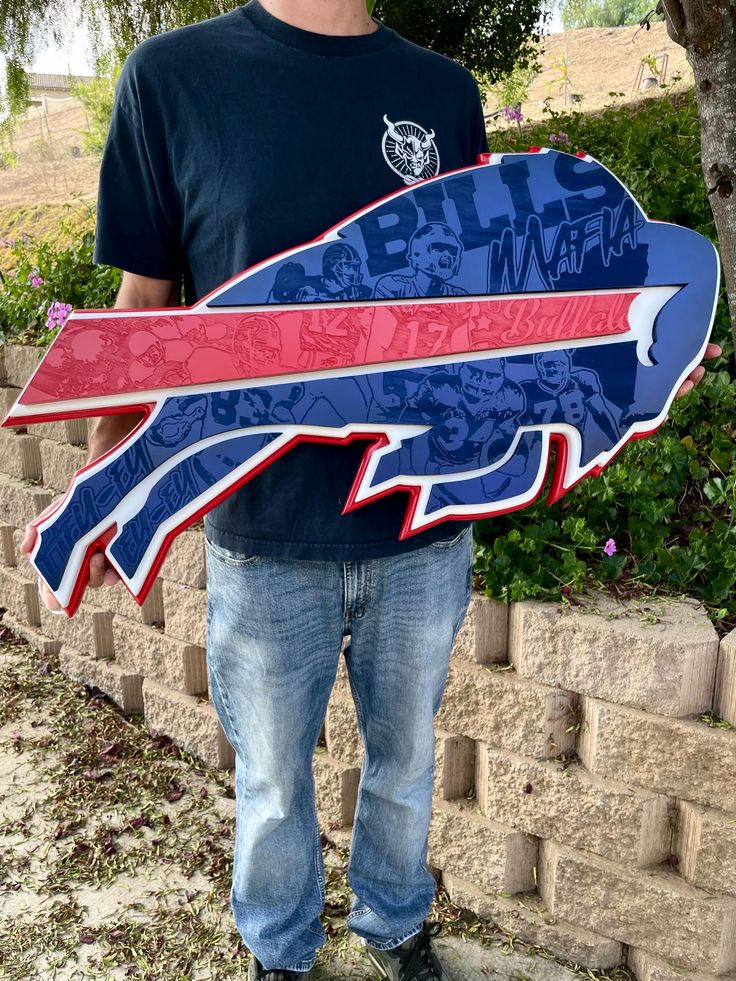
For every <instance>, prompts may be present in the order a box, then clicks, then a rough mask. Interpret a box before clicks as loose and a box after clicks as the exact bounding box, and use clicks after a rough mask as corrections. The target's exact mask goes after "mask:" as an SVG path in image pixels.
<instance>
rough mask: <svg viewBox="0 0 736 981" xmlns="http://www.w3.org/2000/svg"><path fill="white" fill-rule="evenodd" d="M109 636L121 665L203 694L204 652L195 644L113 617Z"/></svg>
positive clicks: (179, 689) (180, 687) (159, 680)
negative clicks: (111, 634)
mask: <svg viewBox="0 0 736 981" xmlns="http://www.w3.org/2000/svg"><path fill="white" fill-rule="evenodd" d="M113 638H114V643H115V660H116V661H117V662H118V664H120V665H121V667H124V668H127V669H128V670H129V671H135V672H137V673H138V674H142V675H143V676H144V677H145V678H146V679H150V680H152V681H158V682H159V683H160V684H162V685H168V686H169V687H170V688H173V689H175V690H176V691H180V692H184V693H186V694H188V695H204V694H206V693H207V660H206V655H205V652H204V650H203V649H202V648H201V647H199V646H198V645H197V644H187V643H185V642H184V641H181V640H176V639H175V638H174V637H168V636H167V635H166V634H165V633H163V631H161V630H156V629H154V628H153V627H148V626H145V625H144V624H141V623H134V622H133V621H132V620H124V619H122V617H115V618H114V620H113Z"/></svg>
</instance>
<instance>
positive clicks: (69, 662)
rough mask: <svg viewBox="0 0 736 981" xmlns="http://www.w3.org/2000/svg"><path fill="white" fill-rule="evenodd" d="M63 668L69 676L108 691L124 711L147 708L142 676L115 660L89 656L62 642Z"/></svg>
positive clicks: (132, 711) (60, 657) (126, 713)
mask: <svg viewBox="0 0 736 981" xmlns="http://www.w3.org/2000/svg"><path fill="white" fill-rule="evenodd" d="M59 667H60V668H61V670H62V671H63V673H64V674H65V675H66V676H67V677H68V678H72V679H73V680H74V681H78V682H79V683H80V684H82V685H91V686H93V687H95V688H99V689H100V690H101V691H104V693H105V694H106V695H107V696H108V697H109V698H111V699H112V700H113V702H115V704H116V705H119V706H120V708H121V710H122V712H123V714H125V715H133V714H135V713H139V712H142V711H143V676H142V675H140V674H132V673H131V672H130V671H126V670H125V669H124V668H121V667H120V665H119V664H115V663H114V661H105V660H102V659H101V658H94V657H87V656H85V655H84V654H81V653H80V652H79V651H75V650H74V648H73V647H69V646H67V645H62V647H61V650H60V652H59Z"/></svg>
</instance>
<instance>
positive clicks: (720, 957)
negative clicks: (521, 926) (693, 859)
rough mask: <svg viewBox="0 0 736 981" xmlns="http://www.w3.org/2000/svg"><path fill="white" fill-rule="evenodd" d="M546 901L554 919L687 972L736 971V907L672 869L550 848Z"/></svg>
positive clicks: (542, 884)
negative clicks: (635, 866) (630, 866)
mask: <svg viewBox="0 0 736 981" xmlns="http://www.w3.org/2000/svg"><path fill="white" fill-rule="evenodd" d="M539 893H540V895H541V897H542V899H543V900H544V902H545V904H546V906H547V907H548V909H549V910H550V912H552V913H555V914H558V915H559V916H561V917H563V918H564V919H565V920H569V921H570V922H572V923H576V924H578V925H579V926H582V927H586V928H587V929H597V930H599V931H601V932H602V933H603V934H605V935H606V936H609V937H615V938H616V939H617V940H621V941H622V942H623V943H626V944H630V945H632V946H634V947H642V948H644V949H645V950H648V951H651V952H652V953H653V954H656V955H658V956H661V957H666V958H667V959H668V960H669V961H671V962H672V963H673V964H676V965H677V966H678V967H681V968H684V969H685V970H693V971H697V970H701V971H702V970H705V971H706V972H708V971H710V972H714V973H727V972H728V971H732V970H733V969H734V968H736V903H734V902H733V900H730V899H727V898H726V897H714V896H712V895H711V894H709V893H706V892H703V891H702V890H700V889H696V888H694V887H693V886H691V885H689V884H688V883H687V882H684V881H683V880H682V879H681V878H680V877H679V876H678V875H677V874H676V873H675V872H674V871H673V870H672V869H670V868H669V867H660V869H656V870H650V871H646V872H645V871H641V870H637V871H633V872H632V871H628V870H624V869H622V868H621V866H619V865H617V864H615V863H614V862H609V861H606V860H605V859H603V858H599V857H597V856H593V855H590V854H588V853H585V852H580V851H574V850H573V849H571V848H567V847H566V846H564V845H561V844H559V843H558V842H555V841H551V840H542V843H541V845H540V858H539Z"/></svg>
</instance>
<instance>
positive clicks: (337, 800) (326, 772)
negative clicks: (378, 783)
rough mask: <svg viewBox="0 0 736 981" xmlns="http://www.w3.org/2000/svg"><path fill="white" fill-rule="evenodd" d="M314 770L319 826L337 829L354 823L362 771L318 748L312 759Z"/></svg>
mask: <svg viewBox="0 0 736 981" xmlns="http://www.w3.org/2000/svg"><path fill="white" fill-rule="evenodd" d="M313 769H314V784H315V793H316V797H317V813H318V814H319V820H320V825H321V826H323V827H325V828H327V829H329V830H335V829H337V828H344V827H347V826H348V825H350V824H352V823H353V817H354V815H355V805H356V802H357V799H358V783H359V781H360V770H359V769H358V768H357V767H352V766H345V765H344V764H343V763H340V762H339V761H338V760H334V759H332V757H331V756H330V755H329V754H328V753H326V752H325V751H324V750H323V751H320V750H319V749H318V750H317V752H316V753H315V754H314V757H313Z"/></svg>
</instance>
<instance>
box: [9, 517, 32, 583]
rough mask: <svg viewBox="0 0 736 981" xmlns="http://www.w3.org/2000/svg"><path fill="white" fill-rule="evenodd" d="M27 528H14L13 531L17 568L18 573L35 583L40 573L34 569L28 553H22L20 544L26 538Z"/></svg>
mask: <svg viewBox="0 0 736 981" xmlns="http://www.w3.org/2000/svg"><path fill="white" fill-rule="evenodd" d="M25 534H26V532H25V528H14V529H13V549H14V552H15V556H16V562H15V565H16V568H17V569H18V572H19V573H20V574H21V575H22V576H23V577H24V578H25V579H28V580H29V581H30V580H31V579H32V580H33V581H34V582H36V581H37V580H38V573H37V572H36V570H35V569H34V568H33V566H32V565H31V563H30V560H29V558H28V553H27V552H21V550H20V543H21V542H22V541H23V539H24V538H25Z"/></svg>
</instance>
